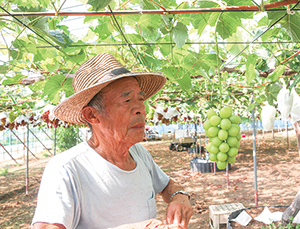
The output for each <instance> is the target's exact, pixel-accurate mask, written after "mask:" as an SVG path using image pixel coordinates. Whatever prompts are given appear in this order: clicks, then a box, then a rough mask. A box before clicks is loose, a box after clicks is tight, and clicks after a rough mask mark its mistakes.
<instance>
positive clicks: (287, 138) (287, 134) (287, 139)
mask: <svg viewBox="0 0 300 229" xmlns="http://www.w3.org/2000/svg"><path fill="white" fill-rule="evenodd" d="M285 126H286V147H287V149H289V148H290V146H289V130H288V120H286V122H285Z"/></svg>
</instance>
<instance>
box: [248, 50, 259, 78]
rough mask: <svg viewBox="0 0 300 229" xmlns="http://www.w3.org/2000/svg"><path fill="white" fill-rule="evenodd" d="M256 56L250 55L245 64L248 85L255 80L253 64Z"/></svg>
mask: <svg viewBox="0 0 300 229" xmlns="http://www.w3.org/2000/svg"><path fill="white" fill-rule="evenodd" d="M256 60H257V56H256V55H254V54H250V55H248V57H247V62H246V78H247V83H248V84H249V83H250V82H252V80H254V79H255V76H256V74H255V64H256Z"/></svg>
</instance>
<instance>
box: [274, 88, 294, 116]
mask: <svg viewBox="0 0 300 229" xmlns="http://www.w3.org/2000/svg"><path fill="white" fill-rule="evenodd" d="M277 102H278V110H279V111H280V114H281V117H282V119H284V120H287V119H288V117H289V115H290V113H291V111H292V106H293V94H292V93H291V92H290V90H289V89H286V87H285V86H284V87H283V88H282V89H281V90H280V91H279V93H278V95H277Z"/></svg>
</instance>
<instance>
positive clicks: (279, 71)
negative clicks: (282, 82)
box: [268, 65, 285, 81]
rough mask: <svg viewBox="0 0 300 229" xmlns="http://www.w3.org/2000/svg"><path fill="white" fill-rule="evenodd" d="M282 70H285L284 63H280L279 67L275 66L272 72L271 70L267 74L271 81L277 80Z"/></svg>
mask: <svg viewBox="0 0 300 229" xmlns="http://www.w3.org/2000/svg"><path fill="white" fill-rule="evenodd" d="M284 71H285V66H284V65H280V66H279V67H277V68H276V69H275V71H274V72H272V74H270V75H269V76H268V78H269V79H271V80H272V81H277V80H278V78H279V77H280V76H282V74H283V73H284Z"/></svg>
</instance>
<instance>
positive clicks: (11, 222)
mask: <svg viewBox="0 0 300 229" xmlns="http://www.w3.org/2000/svg"><path fill="white" fill-rule="evenodd" d="M246 134H247V133H246ZM292 134H293V131H290V133H289V141H288V142H289V144H288V146H287V138H286V133H284V132H283V133H276V134H275V144H274V142H273V135H272V134H264V141H263V137H262V135H260V136H259V137H258V142H257V145H256V147H257V154H256V156H257V187H258V205H259V206H278V205H279V206H287V205H289V204H290V203H291V202H292V201H293V199H294V197H295V196H296V194H297V192H298V191H299V183H298V177H299V175H300V166H299V165H300V158H299V154H298V151H297V141H296V137H295V135H294V134H293V135H292ZM203 142H204V140H202V143H203ZM142 144H143V145H144V146H145V147H146V148H147V149H148V150H149V152H150V153H151V154H152V156H153V158H154V160H155V161H156V162H157V164H158V165H159V166H160V167H161V168H162V169H163V171H165V172H166V173H167V174H168V175H169V176H170V177H172V178H173V179H174V180H176V181H177V182H179V183H180V184H181V185H182V186H183V187H184V189H185V190H187V191H188V192H190V193H191V195H192V197H191V203H192V206H193V211H194V214H193V216H192V218H191V221H190V225H189V229H196V228H209V227H210V226H209V206H210V205H220V204H228V203H242V204H243V205H244V207H247V208H248V207H254V206H255V195H254V193H255V190H254V163H253V143H252V136H250V137H249V136H248V135H247V136H246V138H242V140H241V147H240V149H239V154H238V156H237V160H236V162H235V163H234V164H232V166H231V170H230V171H229V185H228V183H227V176H226V172H216V173H213V172H212V173H199V172H191V170H190V161H191V160H192V159H193V158H194V157H195V156H196V155H193V154H189V153H188V152H187V151H182V152H177V151H170V150H169V144H170V140H162V141H149V142H143V143H142ZM48 160H49V158H41V159H39V160H36V159H32V160H31V161H30V163H29V165H30V170H29V190H28V194H26V186H25V184H26V183H25V177H26V165H19V166H12V165H10V166H7V165H5V166H3V165H0V171H1V173H2V174H4V175H1V176H0V228H29V227H30V222H31V219H32V217H33V214H34V210H35V206H36V197H37V193H38V189H39V184H40V180H41V176H42V173H43V170H44V166H45V165H46V163H47V162H48ZM1 166H2V167H1ZM7 170H8V171H7ZM166 206H167V205H166V204H165V203H164V202H163V201H162V198H161V197H160V196H158V197H157V211H158V219H160V220H162V221H164V220H165V212H166ZM223 226H224V225H223ZM224 228H225V227H224Z"/></svg>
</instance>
